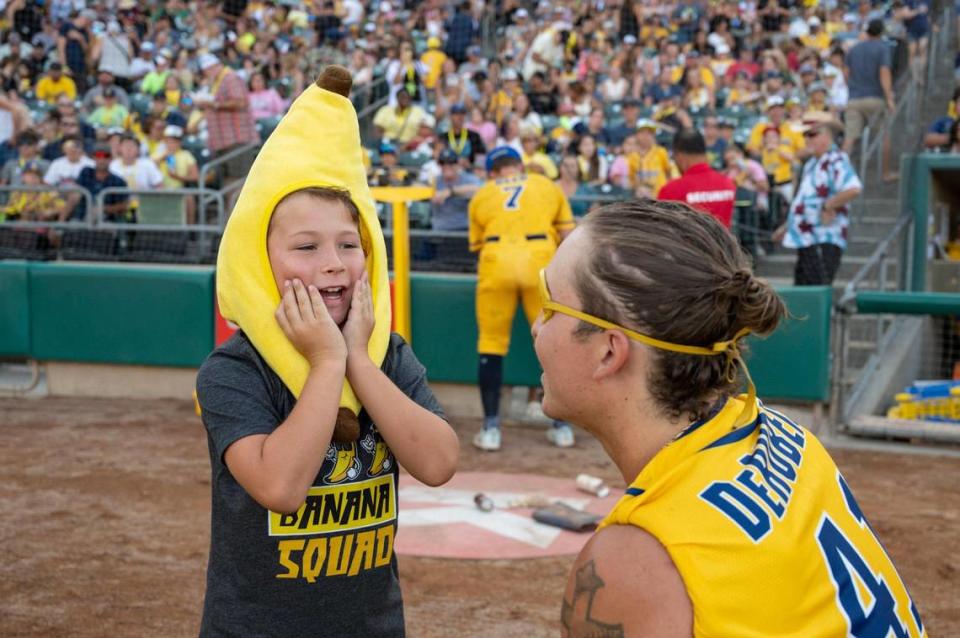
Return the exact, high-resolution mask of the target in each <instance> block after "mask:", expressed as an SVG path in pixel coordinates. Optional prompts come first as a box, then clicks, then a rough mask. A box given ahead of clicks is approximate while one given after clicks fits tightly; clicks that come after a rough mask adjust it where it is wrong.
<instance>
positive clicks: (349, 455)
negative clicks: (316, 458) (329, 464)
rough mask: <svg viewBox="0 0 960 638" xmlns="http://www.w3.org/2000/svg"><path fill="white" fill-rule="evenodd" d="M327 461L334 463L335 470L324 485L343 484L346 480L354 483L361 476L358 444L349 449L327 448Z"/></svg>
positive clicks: (334, 446) (325, 478)
mask: <svg viewBox="0 0 960 638" xmlns="http://www.w3.org/2000/svg"><path fill="white" fill-rule="evenodd" d="M327 460H330V461H333V462H334V465H333V469H332V470H330V473H329V474H327V475H326V476H325V477H324V479H323V481H324V483H328V484H330V483H341V482H343V481H345V480H350V481H352V480H353V479H355V478H357V477H358V476H360V469H361V465H360V459H358V458H357V444H356V443H351V444H350V445H348V446H347V447H345V448H343V449H340V448H338V447H337V446H336V445H331V446H330V447H329V448H327Z"/></svg>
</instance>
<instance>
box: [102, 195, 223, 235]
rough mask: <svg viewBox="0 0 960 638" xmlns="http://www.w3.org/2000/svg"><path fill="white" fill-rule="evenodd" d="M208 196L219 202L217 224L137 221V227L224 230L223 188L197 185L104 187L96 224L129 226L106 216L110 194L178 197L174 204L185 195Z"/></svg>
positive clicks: (142, 228) (117, 226)
mask: <svg viewBox="0 0 960 638" xmlns="http://www.w3.org/2000/svg"><path fill="white" fill-rule="evenodd" d="M204 194H205V195H206V196H207V197H212V198H213V199H214V201H215V203H216V204H217V223H216V224H200V223H197V224H187V223H186V222H185V221H184V222H181V223H179V224H150V223H143V222H141V221H139V220H138V221H137V228H138V229H140V230H167V231H170V230H178V229H182V230H192V231H200V232H204V231H206V232H220V231H221V230H223V226H224V224H226V219H225V217H224V214H225V209H224V202H225V199H224V194H223V191H222V190H216V191H211V190H206V191H204V190H203V189H201V188H199V187H197V188H163V189H148V188H127V187H120V186H109V187H107V188H104V189H103V190H102V191H100V192H99V193H97V198H96V204H97V205H96V208H95V211H96V225H97V227H100V228H119V227H123V228H129V227H130V224H127V223H123V222H111V221H109V220H106V219H105V218H104V214H103V211H104V202H105V201H106V198H107V197H109V196H110V195H127V196H128V197H151V198H167V197H169V198H178V199H179V201H178V202H174V205H176V204H177V203H180V204H182V202H183V200H182V198H183V197H200V196H202V195H204Z"/></svg>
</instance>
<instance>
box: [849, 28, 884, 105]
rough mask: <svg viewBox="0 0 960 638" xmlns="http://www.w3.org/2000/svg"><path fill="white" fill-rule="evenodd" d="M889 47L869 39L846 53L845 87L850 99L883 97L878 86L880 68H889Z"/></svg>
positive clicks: (877, 40)
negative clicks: (847, 89) (847, 75)
mask: <svg viewBox="0 0 960 638" xmlns="http://www.w3.org/2000/svg"><path fill="white" fill-rule="evenodd" d="M891 57H892V56H891V54H890V47H889V46H888V45H887V44H886V43H885V42H883V41H882V40H879V39H875V38H871V39H869V40H864V41H863V42H859V43H857V44H856V45H855V46H854V47H853V48H852V49H850V52H849V53H847V68H848V69H849V70H850V77H849V78H848V80H847V86H848V88H849V91H850V99H851V100H856V99H858V98H865V97H879V98H883V97H885V96H884V94H883V87H882V86H881V85H880V67H882V66H885V67H887V68H888V69H889V68H890V66H891Z"/></svg>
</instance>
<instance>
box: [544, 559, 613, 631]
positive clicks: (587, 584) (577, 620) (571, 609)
mask: <svg viewBox="0 0 960 638" xmlns="http://www.w3.org/2000/svg"><path fill="white" fill-rule="evenodd" d="M603 585H604V582H603V580H602V579H601V578H600V577H599V576H597V567H596V565H595V564H594V561H592V560H591V561H590V562H588V563H587V564H586V565H584V566H583V567H581V568H580V569H578V570H577V581H576V585H575V586H574V588H573V600H572V601H570V602H567V599H566V598H564V599H563V608H562V609H561V611H560V624H561V625H562V626H563V628H564V629H566V630H567V635H568V636H569V638H623V636H624V633H623V625H611V624H607V623H603V622H600V621H598V620H596V619H594V618H593V617H592V615H591V608H592V607H593V599H594V597H595V596H596V595H597V591H599V590H600V588H601V587H603ZM581 597H582V598H584V599H585V602H581V601H580V598H581ZM578 602H579V603H580V604H579V605H578Z"/></svg>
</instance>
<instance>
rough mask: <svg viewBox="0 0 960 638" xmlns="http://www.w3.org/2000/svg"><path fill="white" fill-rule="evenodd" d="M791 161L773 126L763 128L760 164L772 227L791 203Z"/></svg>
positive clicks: (791, 158)
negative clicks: (772, 221) (764, 177)
mask: <svg viewBox="0 0 960 638" xmlns="http://www.w3.org/2000/svg"><path fill="white" fill-rule="evenodd" d="M793 160H794V155H793V151H792V150H791V149H790V145H789V144H786V143H784V141H783V140H782V138H781V137H780V131H779V130H778V129H777V128H776V127H775V126H768V127H767V128H765V129H764V131H763V149H762V150H761V152H760V163H761V164H762V165H763V170H764V172H765V173H766V174H767V181H768V183H769V184H770V213H771V216H772V218H773V220H774V223H773V226H774V227H776V226H777V225H778V224H779V223H780V221H781V219H782V218H783V215H784V213H785V211H786V207H787V206H788V205H789V204H790V202H792V201H793Z"/></svg>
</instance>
